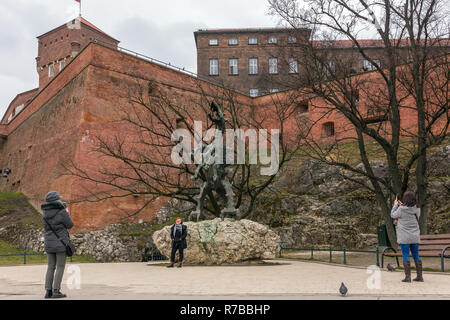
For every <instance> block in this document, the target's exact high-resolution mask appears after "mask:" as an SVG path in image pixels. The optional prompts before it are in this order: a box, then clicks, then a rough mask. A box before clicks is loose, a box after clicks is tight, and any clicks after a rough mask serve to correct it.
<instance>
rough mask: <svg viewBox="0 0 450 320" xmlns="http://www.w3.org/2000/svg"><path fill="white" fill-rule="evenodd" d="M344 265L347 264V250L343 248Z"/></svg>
mask: <svg viewBox="0 0 450 320" xmlns="http://www.w3.org/2000/svg"><path fill="white" fill-rule="evenodd" d="M344 264H347V248H346V247H345V246H344Z"/></svg>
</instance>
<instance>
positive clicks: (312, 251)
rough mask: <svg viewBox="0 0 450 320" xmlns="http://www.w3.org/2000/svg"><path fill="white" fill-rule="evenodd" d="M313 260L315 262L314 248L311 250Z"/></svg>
mask: <svg viewBox="0 0 450 320" xmlns="http://www.w3.org/2000/svg"><path fill="white" fill-rule="evenodd" d="M311 260H314V247H312V248H311Z"/></svg>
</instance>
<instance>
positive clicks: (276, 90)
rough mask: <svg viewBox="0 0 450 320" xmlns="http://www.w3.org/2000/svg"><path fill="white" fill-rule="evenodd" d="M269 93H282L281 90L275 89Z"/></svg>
mask: <svg viewBox="0 0 450 320" xmlns="http://www.w3.org/2000/svg"><path fill="white" fill-rule="evenodd" d="M269 92H270V93H277V92H280V90H278V89H276V88H274V89H270V90H269Z"/></svg>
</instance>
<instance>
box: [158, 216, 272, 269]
mask: <svg viewBox="0 0 450 320" xmlns="http://www.w3.org/2000/svg"><path fill="white" fill-rule="evenodd" d="M185 225H186V226H187V227H188V236H187V238H186V240H187V244H188V249H187V250H185V260H184V261H185V262H186V263H193V264H206V265H212V264H233V263H239V262H243V261H248V260H256V259H273V258H276V255H277V253H278V252H279V250H280V237H279V236H278V235H277V234H276V233H275V232H273V231H272V230H270V229H269V228H268V227H266V226H264V225H262V224H259V223H256V222H253V221H250V220H240V221H235V220H233V219H225V220H224V221H222V220H221V219H215V220H208V221H202V222H199V223H194V222H187V223H185ZM153 242H154V244H155V245H156V247H157V248H158V250H159V251H161V253H162V254H164V255H165V256H166V257H170V253H171V238H170V226H168V227H165V228H164V229H162V230H160V231H157V232H155V233H154V234H153Z"/></svg>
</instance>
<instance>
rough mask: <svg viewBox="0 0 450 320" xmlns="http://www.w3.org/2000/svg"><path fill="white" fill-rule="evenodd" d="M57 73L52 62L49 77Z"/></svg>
mask: <svg viewBox="0 0 450 320" xmlns="http://www.w3.org/2000/svg"><path fill="white" fill-rule="evenodd" d="M54 75H55V65H54V64H51V65H49V66H48V77H49V78H51V77H53V76H54Z"/></svg>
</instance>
